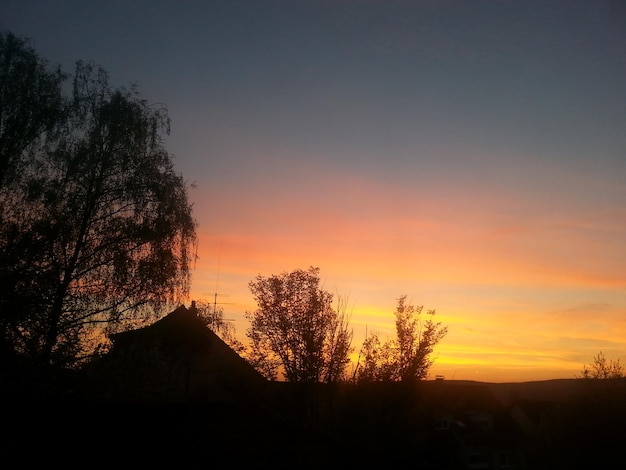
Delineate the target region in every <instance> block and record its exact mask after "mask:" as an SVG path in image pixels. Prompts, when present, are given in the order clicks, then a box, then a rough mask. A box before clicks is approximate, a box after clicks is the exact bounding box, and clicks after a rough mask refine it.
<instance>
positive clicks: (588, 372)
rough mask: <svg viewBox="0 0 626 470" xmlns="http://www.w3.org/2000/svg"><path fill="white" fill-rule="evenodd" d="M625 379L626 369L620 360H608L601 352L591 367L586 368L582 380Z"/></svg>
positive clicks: (595, 357) (582, 373)
mask: <svg viewBox="0 0 626 470" xmlns="http://www.w3.org/2000/svg"><path fill="white" fill-rule="evenodd" d="M622 377H624V368H623V367H622V365H621V364H620V362H619V359H617V360H616V361H614V360H612V359H611V360H607V358H606V357H605V356H604V353H603V352H602V351H600V352H599V353H598V354H597V355H596V356H594V358H593V362H592V363H591V364H590V365H589V366H586V365H585V366H584V367H583V370H582V372H581V376H580V378H583V379H620V378H622Z"/></svg>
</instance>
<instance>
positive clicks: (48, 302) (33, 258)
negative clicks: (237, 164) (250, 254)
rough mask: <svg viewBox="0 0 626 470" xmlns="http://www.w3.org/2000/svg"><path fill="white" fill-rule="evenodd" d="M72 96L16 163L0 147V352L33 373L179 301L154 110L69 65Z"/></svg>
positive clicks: (182, 195)
mask: <svg viewBox="0 0 626 470" xmlns="http://www.w3.org/2000/svg"><path fill="white" fill-rule="evenodd" d="M6 43H7V42H5V43H3V46H4V44H6ZM4 53H5V51H4V50H3V51H2V54H4ZM54 77H57V75H54ZM18 79H19V77H18V76H17V75H15V76H5V75H4V72H3V77H2V80H3V81H7V82H13V81H15V80H18ZM28 79H29V77H26V80H28ZM72 85H73V87H72V91H71V92H70V93H69V96H64V99H63V102H62V111H61V112H59V113H55V114H54V116H56V118H55V120H54V121H53V122H52V123H50V122H48V121H45V120H44V121H45V123H46V124H45V126H44V125H43V124H41V125H37V124H36V123H32V126H30V127H32V128H33V129H42V128H46V129H48V131H46V132H45V133H44V134H43V138H42V139H40V140H37V139H35V140H32V139H31V144H32V145H31V147H30V148H29V151H28V158H25V155H24V152H23V151H22V153H21V154H19V151H20V149H22V148H24V144H22V145H20V146H14V147H11V146H7V147H6V148H5V147H4V144H3V152H4V151H6V152H8V153H10V154H11V155H10V158H8V161H9V162H11V163H10V165H11V166H12V167H13V168H15V167H17V166H18V164H16V163H15V162H16V161H19V166H20V168H21V174H20V179H19V181H18V180H15V179H13V180H11V184H10V185H4V187H2V188H0V204H1V205H2V225H1V227H0V261H1V262H2V263H1V268H0V277H1V278H2V281H3V283H4V285H5V286H6V288H7V289H8V293H7V294H5V295H3V296H2V298H1V299H0V318H1V319H2V324H1V333H2V341H3V344H4V346H5V347H7V348H9V349H11V350H13V351H14V352H17V353H21V354H25V355H27V356H28V357H32V358H37V359H38V360H40V361H41V362H43V363H50V362H54V363H59V364H67V363H71V362H73V361H76V360H78V359H80V358H81V357H82V356H83V355H84V354H86V353H88V352H89V351H90V350H91V349H92V348H93V346H94V344H95V343H96V342H97V341H98V340H99V338H100V337H101V335H99V332H100V333H101V332H103V331H106V330H116V329H122V328H125V327H128V326H135V325H136V324H137V323H138V322H141V321H142V319H145V318H147V317H148V316H149V315H150V314H154V313H158V312H159V311H160V309H161V308H162V307H164V306H165V305H169V304H170V303H171V302H174V301H179V300H180V299H182V298H184V296H185V295H186V293H187V291H188V285H189V276H190V262H191V260H192V256H193V252H192V250H193V248H194V246H195V240H196V233H195V221H194V219H193V217H192V207H191V205H190V204H189V202H188V198H187V185H186V183H185V181H184V180H183V178H182V177H181V176H180V175H179V174H177V173H176V172H175V171H174V169H173V163H172V158H171V156H170V154H169V153H168V152H167V151H166V149H165V146H164V141H163V136H164V135H165V134H167V133H168V132H169V119H168V116H167V111H166V109H165V108H164V107H162V106H151V105H149V104H148V103H147V102H146V101H145V100H143V99H141V98H140V96H139V93H138V92H137V90H136V89H134V88H131V89H124V88H112V87H110V86H109V83H108V74H107V72H106V71H105V70H104V69H103V68H101V67H96V66H94V65H93V64H89V63H83V62H78V63H77V66H76V70H75V73H74V76H73V83H72ZM11 86H17V85H15V84H12V85H11ZM24 86H25V87H27V86H28V84H26V85H24ZM33 86H34V87H35V88H34V89H31V92H32V93H33V94H36V93H44V91H38V90H39V88H37V87H36V86H35V85H33ZM31 98H32V99H29V100H22V102H20V103H18V104H17V105H15V106H17V107H18V108H20V109H19V110H17V111H15V110H11V112H10V113H9V114H11V115H13V114H15V115H25V116H32V119H35V118H36V116H37V110H36V109H34V107H36V106H37V103H38V102H39V101H41V100H39V101H38V100H37V99H36V97H31ZM42 99H43V98H42ZM55 99H56V98H55ZM44 101H45V100H44ZM2 108H3V109H2V115H3V116H4V114H5V110H4V102H3V103H2ZM22 108H25V109H22ZM46 116H48V114H46ZM2 132H3V141H4V139H5V135H4V133H5V132H8V133H12V132H13V134H15V132H14V131H11V128H10V127H6V128H5V127H3V128H2ZM35 134H36V132H35V131H33V135H35ZM38 135H39V136H41V135H42V134H41V133H39V134H38ZM11 137H15V138H16V139H18V140H23V139H24V137H23V136H21V135H15V136H14V135H9V136H8V138H11ZM13 148H16V149H17V150H15V151H18V154H14V153H13V152H15V151H14V150H11V149H13ZM7 149H8V150H7Z"/></svg>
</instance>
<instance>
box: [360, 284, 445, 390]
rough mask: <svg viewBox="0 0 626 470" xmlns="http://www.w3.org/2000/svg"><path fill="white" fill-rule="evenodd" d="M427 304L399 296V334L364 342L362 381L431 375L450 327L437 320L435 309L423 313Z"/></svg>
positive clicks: (361, 367) (375, 335)
mask: <svg viewBox="0 0 626 470" xmlns="http://www.w3.org/2000/svg"><path fill="white" fill-rule="evenodd" d="M422 311H423V307H421V306H419V307H416V306H413V305H410V304H407V303H406V296H402V297H400V298H399V299H398V305H397V307H396V312H395V316H396V337H395V338H394V339H391V340H389V341H387V342H385V343H381V342H380V339H379V337H378V334H377V333H373V334H372V335H370V336H368V337H367V338H366V339H365V341H364V342H363V347H362V350H361V356H363V361H364V363H363V366H360V365H357V370H356V374H355V376H356V378H357V380H358V381H366V382H371V381H404V382H409V381H413V380H421V379H425V378H426V377H428V372H429V370H430V368H431V366H432V364H433V359H432V353H433V351H434V348H435V346H436V345H437V344H439V342H440V341H441V339H443V337H444V336H445V335H446V334H447V332H448V328H447V327H444V326H442V325H441V322H435V321H434V319H433V318H434V316H435V310H429V311H428V312H426V317H425V316H424V314H423V313H422Z"/></svg>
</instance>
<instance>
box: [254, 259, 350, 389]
mask: <svg viewBox="0 0 626 470" xmlns="http://www.w3.org/2000/svg"><path fill="white" fill-rule="evenodd" d="M319 283H320V278H319V268H314V267H310V268H309V269H308V270H306V271H305V270H302V269H296V270H295V271H292V272H290V273H287V272H284V273H282V274H280V275H278V276H277V275H273V276H270V277H263V276H260V275H259V276H257V278H256V281H252V282H250V290H251V292H252V294H253V295H254V298H255V300H256V302H257V305H258V309H257V310H256V311H254V312H247V313H246V316H247V318H248V319H249V320H250V328H249V329H248V331H247V333H246V334H247V336H248V338H249V339H250V342H251V352H250V354H249V355H248V358H249V360H250V362H251V363H252V364H253V365H254V366H255V367H256V368H257V370H259V371H260V372H261V373H262V374H264V375H265V376H266V377H267V378H268V379H271V380H273V379H276V377H277V376H278V372H279V370H280V369H282V372H283V374H284V376H285V378H286V379H287V380H288V381H290V382H320V381H334V380H337V379H339V378H340V377H342V376H343V372H344V370H345V367H346V365H347V364H348V355H349V353H350V349H351V348H350V341H351V338H352V333H351V331H349V330H348V324H347V318H346V317H345V315H344V314H343V313H342V314H338V313H337V312H336V311H335V310H334V309H333V307H332V301H333V295H332V294H331V293H329V292H327V291H324V290H323V289H320V287H319Z"/></svg>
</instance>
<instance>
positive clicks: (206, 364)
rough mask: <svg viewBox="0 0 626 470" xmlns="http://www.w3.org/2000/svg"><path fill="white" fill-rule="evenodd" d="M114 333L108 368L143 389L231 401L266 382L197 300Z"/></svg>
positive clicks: (163, 393)
mask: <svg viewBox="0 0 626 470" xmlns="http://www.w3.org/2000/svg"><path fill="white" fill-rule="evenodd" d="M110 339H111V341H112V343H113V344H112V347H111V350H110V352H109V354H108V355H107V358H106V360H105V363H108V367H107V368H106V369H107V373H108V374H116V375H117V376H118V378H119V379H120V381H121V382H124V383H126V384H129V383H130V382H134V383H135V385H136V388H135V390H134V391H135V392H136V391H137V389H138V388H141V389H142V390H143V392H142V393H141V395H145V394H146V393H152V394H154V396H157V395H160V396H162V397H164V398H167V396H168V394H170V395H171V396H177V397H179V399H180V397H183V398H182V399H194V400H210V401H230V400H233V399H235V397H236V396H238V395H240V394H244V393H250V392H251V391H252V390H253V389H254V388H255V387H258V386H259V385H261V384H262V383H264V382H265V379H264V378H263V376H262V375H261V374H259V373H258V372H257V371H256V370H255V369H254V368H253V367H252V366H251V365H250V364H249V363H248V362H247V361H246V360H245V359H243V358H242V357H241V356H239V355H238V354H237V353H236V352H235V351H234V350H233V349H232V348H230V347H229V346H228V345H227V344H226V343H225V342H224V341H223V340H222V339H221V338H219V336H217V335H216V334H215V333H214V332H213V331H211V330H210V329H209V328H208V327H207V326H206V325H205V323H204V322H203V321H202V319H201V318H200V317H199V316H198V313H197V310H196V308H195V306H194V305H193V304H192V306H191V307H190V308H189V309H188V308H186V307H185V306H184V305H181V306H180V307H178V308H177V309H176V310H174V311H172V312H171V313H169V314H168V315H166V316H165V317H164V318H162V319H160V320H158V321H156V322H155V323H153V324H151V325H149V326H146V327H143V328H139V329H136V330H131V331H126V332H123V333H117V334H113V335H111V336H110ZM111 366H112V367H111ZM129 386H130V385H128V386H126V385H125V386H124V387H125V388H126V389H128V388H129ZM150 390H152V391H151V392H150Z"/></svg>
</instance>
